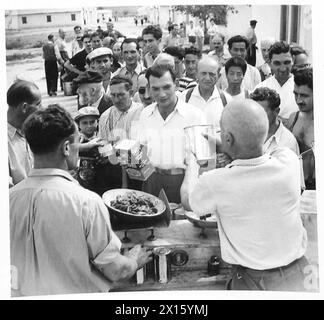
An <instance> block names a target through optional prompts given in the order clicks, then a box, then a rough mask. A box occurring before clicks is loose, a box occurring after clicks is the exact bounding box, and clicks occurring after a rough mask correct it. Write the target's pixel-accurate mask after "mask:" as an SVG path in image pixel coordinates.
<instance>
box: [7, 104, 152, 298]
mask: <svg viewBox="0 0 324 320" xmlns="http://www.w3.org/2000/svg"><path fill="white" fill-rule="evenodd" d="M24 131H25V134H26V139H27V142H28V143H29V145H30V148H31V150H32V152H33V154H34V159H35V166H34V169H33V170H32V172H31V173H30V175H29V176H28V178H27V179H25V180H24V181H22V182H21V183H19V184H17V185H16V186H14V187H13V188H12V189H11V190H10V199H9V203H10V249H11V250H10V251H11V255H10V258H11V270H12V296H30V295H50V294H68V293H91V292H107V291H109V289H110V287H111V283H112V282H114V281H119V280H123V279H128V278H130V277H131V276H133V275H134V274H135V272H136V270H137V269H139V268H141V267H142V266H143V265H144V264H145V263H146V262H148V261H149V257H148V256H149V252H146V251H145V250H144V249H142V248H141V247H140V246H139V245H137V246H135V247H134V248H133V249H131V251H129V252H127V253H125V254H124V255H122V254H121V253H120V248H121V243H120V241H119V239H118V238H117V236H116V235H115V234H114V232H113V230H112V229H111V225H110V219H109V213H108V210H107V207H106V205H105V204H104V202H103V201H102V199H101V198H100V197H99V196H98V195H96V194H95V193H94V192H91V191H89V190H87V189H85V188H83V187H81V186H80V185H79V183H78V182H77V181H76V180H74V179H73V178H72V176H71V175H70V174H69V172H68V171H69V170H73V169H75V168H76V166H77V163H78V158H79V156H78V153H79V141H80V140H79V138H80V137H79V133H78V128H77V126H76V124H75V122H74V121H73V119H72V118H71V116H70V114H69V113H68V112H67V111H66V110H64V109H63V108H61V107H59V106H57V105H52V106H48V108H46V109H43V110H39V111H36V112H35V113H34V114H33V115H32V116H31V117H30V118H28V120H27V121H26V123H25V125H24Z"/></svg>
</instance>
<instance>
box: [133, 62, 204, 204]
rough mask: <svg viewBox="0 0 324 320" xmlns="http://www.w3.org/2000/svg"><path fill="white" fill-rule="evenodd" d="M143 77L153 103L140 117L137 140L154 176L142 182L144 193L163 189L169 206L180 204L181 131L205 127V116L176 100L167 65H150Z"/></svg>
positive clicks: (183, 137)
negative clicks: (145, 78)
mask: <svg viewBox="0 0 324 320" xmlns="http://www.w3.org/2000/svg"><path fill="white" fill-rule="evenodd" d="M146 77H147V79H148V82H149V86H150V91H151V95H152V98H153V99H154V100H155V101H156V102H155V103H153V104H151V105H149V106H147V107H146V108H145V109H144V110H143V111H142V113H141V115H140V119H139V125H138V127H139V128H141V130H140V132H139V134H138V139H139V140H140V142H141V143H143V144H145V145H146V146H147V148H148V156H149V158H150V161H151V163H152V164H153V166H154V167H155V172H154V173H153V174H152V175H151V176H150V177H149V178H148V179H147V180H146V181H144V184H143V191H146V192H148V193H151V194H153V195H158V194H159V192H160V191H161V189H164V191H165V192H166V195H167V197H168V200H169V201H170V202H175V203H180V187H181V184H182V181H183V177H184V172H185V169H186V165H185V158H186V150H185V134H184V128H185V127H187V126H191V125H200V124H205V119H204V115H203V113H202V112H201V111H200V110H199V109H197V108H196V107H194V106H191V105H189V104H186V103H184V102H182V101H180V100H179V99H178V98H177V96H176V94H175V92H176V85H175V74H174V71H173V70H172V68H171V67H170V66H169V65H153V66H152V67H151V68H149V69H148V70H147V72H146Z"/></svg>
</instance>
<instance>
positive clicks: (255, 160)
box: [226, 153, 270, 168]
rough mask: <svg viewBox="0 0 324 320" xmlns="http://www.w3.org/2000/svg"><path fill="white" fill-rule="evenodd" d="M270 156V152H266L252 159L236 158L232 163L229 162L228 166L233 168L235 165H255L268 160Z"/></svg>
mask: <svg viewBox="0 0 324 320" xmlns="http://www.w3.org/2000/svg"><path fill="white" fill-rule="evenodd" d="M269 158H270V155H269V154H268V153H264V154H263V155H262V156H260V157H257V158H252V159H236V160H234V161H232V162H231V163H230V164H228V165H227V166H226V167H227V168H232V167H234V166H239V167H243V166H244V167H245V166H246V167H254V166H258V165H261V164H263V163H265V162H266V161H268V160H269Z"/></svg>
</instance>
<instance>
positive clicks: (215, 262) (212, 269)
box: [207, 256, 220, 276]
mask: <svg viewBox="0 0 324 320" xmlns="http://www.w3.org/2000/svg"><path fill="white" fill-rule="evenodd" d="M219 265H220V259H219V257H217V256H211V257H210V259H209V261H208V266H207V272H208V275H210V276H216V275H218V274H219Z"/></svg>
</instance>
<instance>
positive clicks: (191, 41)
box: [187, 20, 197, 46]
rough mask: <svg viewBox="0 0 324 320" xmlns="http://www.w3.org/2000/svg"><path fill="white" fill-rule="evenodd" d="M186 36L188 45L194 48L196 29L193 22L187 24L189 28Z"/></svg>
mask: <svg viewBox="0 0 324 320" xmlns="http://www.w3.org/2000/svg"><path fill="white" fill-rule="evenodd" d="M187 36H188V42H189V44H190V45H191V46H195V45H196V42H197V35H196V27H195V26H194V22H193V21H192V20H191V21H190V22H189V26H188V27H187Z"/></svg>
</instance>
